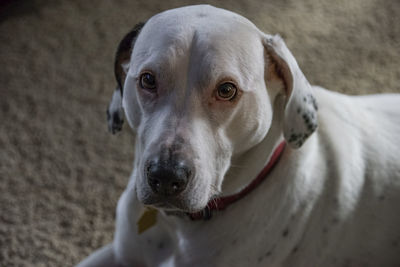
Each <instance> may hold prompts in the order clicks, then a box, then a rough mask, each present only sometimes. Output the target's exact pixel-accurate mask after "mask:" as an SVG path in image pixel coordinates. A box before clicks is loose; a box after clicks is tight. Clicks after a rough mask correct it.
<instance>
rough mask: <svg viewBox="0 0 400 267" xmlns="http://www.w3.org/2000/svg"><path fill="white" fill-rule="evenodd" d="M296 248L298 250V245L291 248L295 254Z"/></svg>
mask: <svg viewBox="0 0 400 267" xmlns="http://www.w3.org/2000/svg"><path fill="white" fill-rule="evenodd" d="M298 250H299V247H298V246H295V247H294V248H293V249H292V253H293V254H295V253H296V252H297V251H298Z"/></svg>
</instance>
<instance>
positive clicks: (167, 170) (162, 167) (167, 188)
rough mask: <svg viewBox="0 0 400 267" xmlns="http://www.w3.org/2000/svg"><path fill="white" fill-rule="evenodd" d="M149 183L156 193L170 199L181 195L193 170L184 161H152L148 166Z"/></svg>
mask: <svg viewBox="0 0 400 267" xmlns="http://www.w3.org/2000/svg"><path fill="white" fill-rule="evenodd" d="M146 170H147V182H148V183H149V185H150V187H151V189H152V190H153V192H154V193H156V194H158V195H161V196H165V197H170V196H176V195H178V194H179V193H181V192H182V191H183V190H184V189H185V188H186V185H187V183H188V181H189V178H190V177H191V175H192V170H191V168H190V167H188V164H186V163H185V162H184V161H180V162H179V163H173V162H168V161H161V162H159V161H150V162H148V163H147V164H146Z"/></svg>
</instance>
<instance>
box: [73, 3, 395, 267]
mask: <svg viewBox="0 0 400 267" xmlns="http://www.w3.org/2000/svg"><path fill="white" fill-rule="evenodd" d="M115 75H116V79H117V83H118V86H117V90H116V91H115V92H114V95H113V99H112V101H111V104H110V106H109V110H108V115H109V116H108V125H109V128H110V130H111V131H112V132H116V131H118V130H120V129H121V127H122V122H123V120H124V119H126V120H127V121H128V123H129V125H130V127H131V128H132V129H133V130H134V131H135V132H136V146H135V155H136V157H135V161H134V169H133V173H132V175H131V178H130V181H129V183H128V185H127V188H126V190H125V191H124V193H123V194H122V196H121V198H120V200H119V202H118V207H117V215H116V231H115V237H114V241H113V242H112V244H109V245H107V246H105V247H103V248H101V249H99V250H98V251H96V252H94V253H93V254H92V255H90V256H89V257H88V258H86V259H85V260H83V261H82V262H81V263H80V264H78V266H80V267H87V266H107V267H110V266H126V267H128V266H307V267H308V266H324V267H326V266H400V206H399V203H400V160H399V157H398V155H399V151H400V142H399V134H400V95H398V94H382V95H370V96H347V95H343V94H339V93H336V92H331V91H328V90H326V89H323V88H321V87H318V86H312V85H310V84H309V82H308V81H307V79H306V78H305V76H304V74H303V73H302V71H301V70H300V68H299V66H298V64H297V62H296V60H295V58H294V57H293V55H292V54H291V52H290V51H289V49H288V48H287V46H286V45H285V43H284V41H283V40H282V38H281V37H280V36H279V35H269V34H265V33H263V32H262V31H260V30H259V29H258V28H257V27H256V26H255V25H254V24H252V23H251V22H250V21H249V20H247V19H246V18H244V17H242V16H240V15H238V14H235V13H233V12H230V11H227V10H223V9H219V8H215V7H212V6H208V5H198V6H187V7H182V8H177V9H172V10H168V11H165V12H162V13H160V14H157V15H155V16H153V17H152V18H150V19H149V20H148V21H147V22H146V23H144V24H139V25H137V26H136V27H135V28H134V29H133V30H132V31H131V32H130V33H128V34H127V35H126V36H125V37H124V39H123V40H122V41H121V43H120V45H119V47H118V51H117V54H116V60H115ZM123 114H125V118H123Z"/></svg>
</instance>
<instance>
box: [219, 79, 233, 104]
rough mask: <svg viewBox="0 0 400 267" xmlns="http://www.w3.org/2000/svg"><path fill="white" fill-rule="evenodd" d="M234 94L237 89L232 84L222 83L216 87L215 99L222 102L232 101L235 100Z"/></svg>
mask: <svg viewBox="0 0 400 267" xmlns="http://www.w3.org/2000/svg"><path fill="white" fill-rule="evenodd" d="M236 93H237V88H236V86H235V85H234V84H233V83H229V82H227V83H223V84H221V85H219V86H218V89H217V98H218V99H219V100H224V101H228V100H232V99H234V98H235V96H236Z"/></svg>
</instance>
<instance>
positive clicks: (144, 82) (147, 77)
mask: <svg viewBox="0 0 400 267" xmlns="http://www.w3.org/2000/svg"><path fill="white" fill-rule="evenodd" d="M140 87H142V88H143V89H147V90H153V89H155V88H156V78H155V77H154V75H153V74H151V73H148V72H146V73H143V74H142V75H141V76H140Z"/></svg>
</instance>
